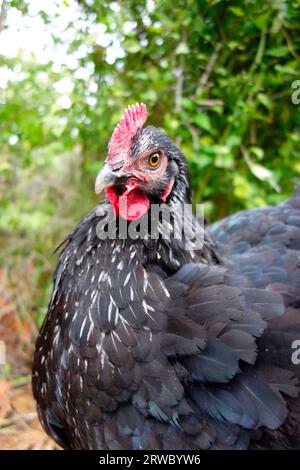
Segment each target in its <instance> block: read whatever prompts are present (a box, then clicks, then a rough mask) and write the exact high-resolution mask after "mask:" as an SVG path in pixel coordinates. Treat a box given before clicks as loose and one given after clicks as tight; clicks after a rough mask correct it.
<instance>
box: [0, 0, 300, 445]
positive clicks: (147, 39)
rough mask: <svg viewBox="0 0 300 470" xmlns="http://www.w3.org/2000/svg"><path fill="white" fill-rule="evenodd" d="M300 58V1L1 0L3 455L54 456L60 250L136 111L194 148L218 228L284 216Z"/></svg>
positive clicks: (296, 151) (291, 179) (297, 147)
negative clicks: (41, 378) (39, 411)
mask: <svg viewBox="0 0 300 470" xmlns="http://www.w3.org/2000/svg"><path fill="white" fill-rule="evenodd" d="M299 59H300V1H299V0H273V1H267V2H261V1H260V0H245V1H244V2H240V1H230V0H229V1H226V0H222V1H219V0H211V1H199V0H198V1H197V0H186V1H180V0H165V1H158V0H141V1H135V0H131V1H125V0H124V1H105V0H48V1H44V2H41V1H39V0H0V195H1V205H0V340H2V341H4V342H5V344H6V362H7V364H6V365H4V366H0V371H1V372H0V449H11V448H17V449H38V448H54V444H53V443H52V442H51V440H49V439H48V438H47V437H46V435H45V434H44V433H43V431H42V430H41V428H40V427H39V424H38V420H37V417H36V413H35V407H34V403H33V400H32V398H31V392H30V365H31V357H32V351H33V347H34V340H35V337H36V334H37V330H38V328H39V327H40V325H41V323H42V321H43V318H44V315H45V313H46V308H47V302H48V298H49V295H50V291H51V275H52V272H53V269H54V266H55V263H56V261H57V255H56V256H53V255H52V254H51V253H52V250H53V248H54V247H55V246H56V245H57V244H58V243H59V242H60V241H61V240H62V239H63V238H64V237H65V236H66V234H67V233H68V231H69V230H70V229H71V228H72V227H73V226H74V225H75V224H76V223H77V222H78V221H79V220H80V219H81V217H82V216H84V215H85V214H86V213H87V212H88V211H89V210H90V209H91V208H92V207H93V206H94V205H95V204H96V203H97V198H96V196H95V195H94V192H93V186H94V178H95V176H96V174H97V172H98V171H99V169H100V167H101V164H102V162H103V158H104V157H105V153H106V147H107V142H108V139H109V137H110V135H111V132H112V130H113V128H114V125H115V124H116V122H117V121H118V120H119V118H120V116H121V114H122V112H123V109H124V107H126V106H127V105H128V104H132V103H135V102H140V101H143V102H144V103H146V104H147V106H148V110H149V116H150V118H149V123H152V124H155V125H156V126H158V127H160V128H162V129H164V130H165V131H166V132H167V133H168V134H169V135H170V136H171V137H172V139H174V141H175V142H176V143H177V144H178V145H179V146H180V147H181V149H182V150H183V152H184V153H185V155H186V156H187V158H188V160H189V164H190V169H191V174H192V184H193V200H194V202H205V204H206V206H205V207H206V217H207V218H208V220H209V221H214V220H216V219H219V218H222V217H224V216H226V215H228V214H230V213H233V212H235V211H238V210H240V209H245V208H252V207H257V206H263V205H266V204H276V203H278V202H280V201H281V200H283V199H285V198H287V197H289V196H290V195H291V193H292V192H293V189H294V187H295V185H296V183H297V180H299V178H300V158H299V155H300V104H299V103H300V91H299V90H300V60H299Z"/></svg>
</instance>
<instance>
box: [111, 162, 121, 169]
mask: <svg viewBox="0 0 300 470" xmlns="http://www.w3.org/2000/svg"><path fill="white" fill-rule="evenodd" d="M122 166H123V163H122V162H117V163H114V164H113V165H111V169H112V171H118V170H121V168H122Z"/></svg>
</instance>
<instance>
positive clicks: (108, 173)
mask: <svg viewBox="0 0 300 470" xmlns="http://www.w3.org/2000/svg"><path fill="white" fill-rule="evenodd" d="M118 177H119V175H118V174H116V173H114V172H113V171H112V169H111V166H110V165H109V164H108V163H106V164H105V165H104V167H103V168H102V170H101V171H100V172H99V173H98V175H97V178H96V181H95V193H96V194H100V193H101V192H102V191H103V190H104V189H106V188H109V187H110V186H113V185H114V184H115V183H116V181H117V179H118Z"/></svg>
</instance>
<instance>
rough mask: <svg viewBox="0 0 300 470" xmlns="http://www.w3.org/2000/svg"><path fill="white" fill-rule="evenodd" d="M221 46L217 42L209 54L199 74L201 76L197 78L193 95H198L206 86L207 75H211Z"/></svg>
mask: <svg viewBox="0 0 300 470" xmlns="http://www.w3.org/2000/svg"><path fill="white" fill-rule="evenodd" d="M221 47H222V43H221V42H217V44H216V46H215V50H214V52H213V53H212V55H211V56H210V59H209V61H208V62H207V64H206V67H205V70H204V72H203V75H202V76H201V78H200V80H199V84H198V86H197V89H196V93H195V96H197V95H199V94H200V93H201V92H202V91H203V89H204V88H205V87H206V85H207V83H208V80H209V77H210V76H211V73H212V71H213V68H214V66H215V65H216V62H217V60H218V57H219V52H220V50H221Z"/></svg>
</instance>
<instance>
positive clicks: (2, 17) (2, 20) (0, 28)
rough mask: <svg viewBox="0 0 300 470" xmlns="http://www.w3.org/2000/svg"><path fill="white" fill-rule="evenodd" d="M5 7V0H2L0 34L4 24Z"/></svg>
mask: <svg viewBox="0 0 300 470" xmlns="http://www.w3.org/2000/svg"><path fill="white" fill-rule="evenodd" d="M6 7H7V0H2V5H1V11H0V34H1V33H2V31H3V29H4V26H5V20H6Z"/></svg>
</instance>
